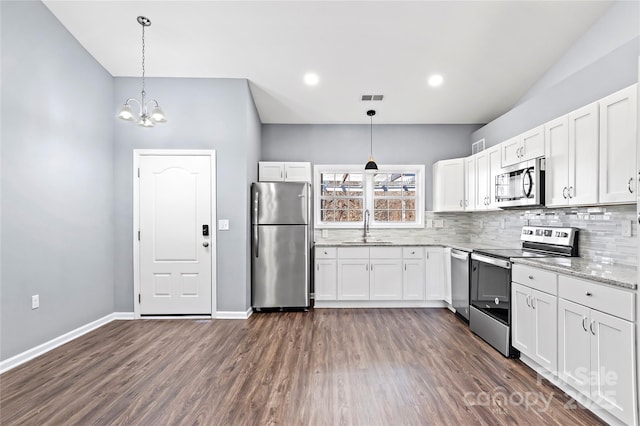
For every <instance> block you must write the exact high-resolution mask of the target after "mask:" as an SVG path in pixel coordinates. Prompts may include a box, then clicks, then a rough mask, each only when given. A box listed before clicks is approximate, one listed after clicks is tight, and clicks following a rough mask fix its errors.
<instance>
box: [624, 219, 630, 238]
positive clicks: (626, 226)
mask: <svg viewBox="0 0 640 426" xmlns="http://www.w3.org/2000/svg"><path fill="white" fill-rule="evenodd" d="M622 236H623V237H630V236H631V221H630V220H623V221H622Z"/></svg>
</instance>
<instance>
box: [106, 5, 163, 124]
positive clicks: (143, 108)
mask: <svg viewBox="0 0 640 426" xmlns="http://www.w3.org/2000/svg"><path fill="white" fill-rule="evenodd" d="M138 23H139V24H140V25H141V26H142V92H141V99H140V100H137V99H134V98H129V99H127V100H126V101H125V103H124V105H123V106H122V108H121V109H120V112H118V116H117V117H118V118H120V119H122V120H125V121H131V122H137V123H138V124H139V125H140V126H142V127H153V126H155V124H156V123H165V122H166V121H167V117H166V116H165V115H164V112H163V111H162V109H160V104H158V101H156V100H155V99H151V100H149V101H148V102H147V101H146V95H147V92H145V90H144V89H145V87H144V74H145V69H144V59H145V57H144V48H145V44H144V29H145V27H148V26H150V25H151V20H150V19H149V18H147V17H145V16H138ZM132 102H134V103H137V104H138V106H139V107H140V115H139V117H138V118H137V117H136V115H135V114H134V113H133V110H132V109H131V103H132ZM152 102H153V103H154V104H155V106H154V107H153V110H152V111H151V114H149V104H150V103H152Z"/></svg>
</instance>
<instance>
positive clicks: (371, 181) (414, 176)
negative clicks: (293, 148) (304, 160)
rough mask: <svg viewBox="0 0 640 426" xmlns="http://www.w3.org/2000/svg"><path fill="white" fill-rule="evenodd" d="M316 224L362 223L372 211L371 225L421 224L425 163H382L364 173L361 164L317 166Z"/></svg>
mask: <svg viewBox="0 0 640 426" xmlns="http://www.w3.org/2000/svg"><path fill="white" fill-rule="evenodd" d="M314 170H315V173H314V183H315V185H314V187H315V188H318V190H316V191H314V192H315V205H316V206H319V208H316V209H315V212H316V214H315V226H316V227H317V228H356V227H361V226H363V220H364V212H365V211H366V210H369V212H371V215H370V218H371V227H372V228H421V227H422V226H423V219H422V216H423V213H422V212H423V210H424V178H423V176H424V166H423V165H417V166H416V165H411V166H379V170H378V171H377V172H375V173H368V172H367V173H365V171H364V170H363V167H362V166H360V165H347V166H339V165H337V166H333V165H317V166H315V167H314Z"/></svg>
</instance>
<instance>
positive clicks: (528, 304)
mask: <svg viewBox="0 0 640 426" xmlns="http://www.w3.org/2000/svg"><path fill="white" fill-rule="evenodd" d="M530 300H531V296H527V300H526V301H525V302H526V303H527V306H528V307H531V302H530Z"/></svg>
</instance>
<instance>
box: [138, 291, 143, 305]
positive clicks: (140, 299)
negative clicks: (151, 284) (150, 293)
mask: <svg viewBox="0 0 640 426" xmlns="http://www.w3.org/2000/svg"><path fill="white" fill-rule="evenodd" d="M138 303H142V297H141V296H140V293H138Z"/></svg>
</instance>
